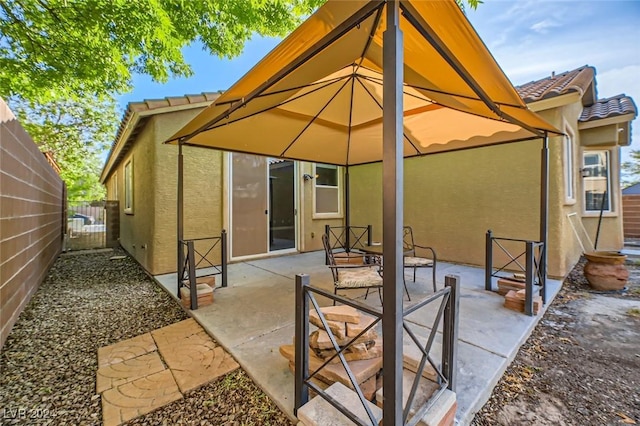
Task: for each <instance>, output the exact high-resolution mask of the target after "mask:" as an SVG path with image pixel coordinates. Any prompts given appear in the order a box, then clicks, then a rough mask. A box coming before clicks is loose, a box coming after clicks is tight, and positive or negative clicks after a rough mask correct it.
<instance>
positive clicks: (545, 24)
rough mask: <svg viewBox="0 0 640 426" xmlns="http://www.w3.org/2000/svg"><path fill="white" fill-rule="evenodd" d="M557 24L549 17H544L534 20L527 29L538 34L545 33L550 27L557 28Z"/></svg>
mask: <svg viewBox="0 0 640 426" xmlns="http://www.w3.org/2000/svg"><path fill="white" fill-rule="evenodd" d="M559 26H560V24H559V23H558V22H555V21H553V20H551V19H545V20H543V21H539V22H536V23H535V24H533V25H532V26H531V27H530V28H529V29H531V30H533V31H535V32H537V33H540V34H547V33H548V32H549V30H550V29H551V28H557V27H559Z"/></svg>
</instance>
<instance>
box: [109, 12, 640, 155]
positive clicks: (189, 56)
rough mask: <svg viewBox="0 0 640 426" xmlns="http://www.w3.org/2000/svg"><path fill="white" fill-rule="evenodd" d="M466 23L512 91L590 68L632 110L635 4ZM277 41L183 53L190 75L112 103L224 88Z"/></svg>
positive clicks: (636, 145) (479, 16) (137, 81)
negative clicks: (227, 51)
mask: <svg viewBox="0 0 640 426" xmlns="http://www.w3.org/2000/svg"><path fill="white" fill-rule="evenodd" d="M467 17H468V18H469V20H470V21H471V23H472V24H473V26H474V27H475V29H476V31H477V32H478V33H479V34H480V37H481V38H482V40H484V42H485V44H486V45H487V47H488V48H489V50H490V51H491V53H492V54H493V56H494V57H495V59H496V61H497V62H498V64H500V66H501V67H502V69H503V71H504V72H505V74H506V75H507V77H509V79H510V80H511V82H512V83H513V84H514V85H519V84H523V83H526V82H529V81H532V80H538V79H540V78H543V77H546V76H548V75H550V74H551V72H552V71H555V72H556V73H560V72H563V71H568V70H572V69H575V68H578V67H580V66H582V65H591V66H594V67H595V68H596V72H597V73H596V79H597V91H598V97H599V98H605V97H610V96H614V95H618V94H620V93H626V94H627V95H629V96H631V97H633V98H634V100H635V102H636V105H637V106H640V0H625V1H607V0H597V1H595V0H563V1H544V0H519V1H506V0H485V3H483V4H481V5H480V6H479V7H478V9H477V10H475V11H474V10H471V9H468V10H467ZM278 41H279V40H277V39H265V38H260V37H256V38H255V39H253V40H251V41H250V42H248V43H247V44H246V46H245V49H244V52H243V54H242V55H241V56H239V57H237V58H234V59H231V60H226V59H220V58H217V57H213V56H210V55H208V54H206V53H204V52H203V51H202V49H201V48H200V47H199V46H190V47H187V48H185V50H184V54H185V58H186V60H187V62H188V63H190V64H191V66H192V67H193V70H194V72H195V73H194V75H193V76H192V77H190V78H179V79H173V80H170V81H169V82H168V83H165V84H158V83H154V82H152V81H151V79H149V78H148V77H145V76H136V77H135V78H134V81H133V83H134V89H133V91H132V92H130V93H128V94H126V95H123V96H121V97H119V99H118V100H119V102H120V105H121V107H122V108H123V109H124V108H125V107H126V104H127V103H128V102H131V101H141V100H143V99H155V98H163V97H165V96H181V95H184V94H192V93H201V92H210V91H217V90H224V89H226V88H228V87H229V86H231V85H232V84H233V83H234V82H235V81H236V80H238V79H239V78H240V77H242V75H244V74H245V73H246V72H247V71H249V69H251V67H252V66H253V65H254V64H256V63H257V62H258V61H259V60H260V59H261V58H262V57H263V56H264V55H266V54H267V53H268V52H269V50H271V49H272V48H273V47H274V46H275V45H276V44H277V43H278ZM632 139H633V144H632V149H640V121H639V120H636V122H634V125H633V133H632ZM628 151H629V148H624V149H623V156H625V157H626V155H625V154H626V153H628Z"/></svg>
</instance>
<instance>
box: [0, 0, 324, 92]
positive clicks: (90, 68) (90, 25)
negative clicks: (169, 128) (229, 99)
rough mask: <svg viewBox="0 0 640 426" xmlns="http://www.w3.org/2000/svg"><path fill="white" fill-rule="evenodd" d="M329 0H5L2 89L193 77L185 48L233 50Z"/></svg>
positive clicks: (87, 87)
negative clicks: (194, 44) (136, 76)
mask: <svg viewBox="0 0 640 426" xmlns="http://www.w3.org/2000/svg"><path fill="white" fill-rule="evenodd" d="M322 2H323V1H322V0H198V1H190V0H135V1H132V0H0V96H2V97H4V98H9V97H11V96H20V97H22V98H24V99H27V100H29V101H47V100H51V99H65V98H79V97H82V96H93V95H105V94H106V95H111V94H114V93H122V92H126V91H128V90H129V89H130V88H131V76H132V73H139V74H148V75H150V76H151V77H152V78H153V79H154V80H156V81H159V82H165V81H167V80H168V79H169V77H175V76H189V75H191V74H192V70H191V67H190V66H189V65H188V64H187V63H186V62H185V60H184V57H183V56H182V52H181V49H182V48H183V47H184V46H186V45H189V44H190V43H192V42H195V41H200V42H202V45H203V46H204V49H205V50H206V51H208V52H209V53H211V54H213V55H217V56H222V57H233V56H236V55H238V54H240V53H241V52H242V48H243V46H244V42H245V41H247V40H248V39H249V38H251V36H252V35H253V34H255V33H257V34H261V35H268V36H279V35H284V34H286V33H287V32H289V31H291V30H292V29H293V28H294V27H295V26H296V25H297V24H298V23H299V20H300V18H301V17H302V16H304V15H305V14H308V13H309V12H310V11H312V10H313V8H315V7H316V6H317V5H318V4H320V3H322Z"/></svg>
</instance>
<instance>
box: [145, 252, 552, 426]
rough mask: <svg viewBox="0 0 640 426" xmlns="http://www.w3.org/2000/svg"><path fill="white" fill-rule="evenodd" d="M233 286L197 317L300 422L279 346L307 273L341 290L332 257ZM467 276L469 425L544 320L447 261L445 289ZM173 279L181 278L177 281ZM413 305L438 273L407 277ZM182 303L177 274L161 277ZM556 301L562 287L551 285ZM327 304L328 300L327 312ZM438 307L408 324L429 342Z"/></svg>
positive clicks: (283, 265) (256, 269)
mask: <svg viewBox="0 0 640 426" xmlns="http://www.w3.org/2000/svg"><path fill="white" fill-rule="evenodd" d="M228 268H229V275H228V278H229V281H228V287H227V288H218V289H216V290H215V302H214V303H213V304H212V305H209V306H206V307H203V308H201V309H198V310H195V311H191V315H192V316H193V318H194V319H195V320H197V321H198V323H200V324H201V325H202V326H203V328H204V329H205V330H206V331H207V332H208V333H209V334H211V335H212V336H213V337H214V339H215V340H216V342H217V343H218V344H220V345H221V346H223V347H224V348H225V349H226V350H228V351H229V353H230V354H231V355H232V356H233V357H234V358H235V359H236V360H237V361H238V362H239V363H240V365H241V366H242V367H243V368H244V369H245V371H246V372H247V373H248V374H249V375H250V376H251V377H252V378H253V380H254V381H255V382H256V383H257V384H258V385H259V386H260V387H262V389H263V390H264V391H265V392H266V393H267V395H269V397H270V398H272V399H273V400H274V402H275V403H276V404H277V405H278V406H279V407H280V408H281V409H282V410H283V411H284V412H285V413H286V414H287V415H289V416H290V417H291V418H292V419H293V420H295V417H294V416H293V400H294V394H293V374H292V373H291V372H290V371H289V367H288V362H287V361H286V360H285V359H284V358H283V357H282V356H280V354H279V353H278V347H279V346H280V345H283V344H291V342H292V338H293V334H294V312H295V300H294V294H295V285H294V278H295V274H297V273H307V274H309V275H310V277H311V285H312V286H315V287H320V288H323V289H325V290H327V291H331V292H333V280H332V277H331V272H330V271H329V269H328V268H327V267H326V266H325V264H324V252H312V253H304V254H299V255H287V256H282V257H273V258H268V259H260V260H251V261H248V262H240V263H235V264H231V265H229V266H228ZM448 274H455V275H458V276H459V277H460V285H461V300H460V316H459V322H460V330H459V347H458V395H457V398H458V410H457V414H456V418H457V419H458V421H459V422H460V424H462V425H464V424H467V423H468V422H469V421H470V420H471V419H472V418H473V415H474V414H475V412H476V411H477V410H479V409H480V408H481V407H482V405H483V404H484V403H485V402H486V400H487V399H488V398H489V396H490V395H491V392H492V390H493V387H494V386H495V384H496V383H497V382H498V380H499V378H500V376H501V375H502V374H503V372H504V370H505V369H506V367H507V365H508V364H509V362H511V360H512V358H513V357H514V356H515V354H516V352H517V350H518V348H519V346H520V345H521V344H522V343H523V342H524V341H525V340H526V338H527V337H528V336H529V334H530V333H531V331H532V330H533V328H534V327H535V325H536V324H537V322H538V321H539V319H540V318H541V316H542V314H539V315H537V316H534V317H529V316H526V315H524V314H521V313H517V312H514V311H511V310H509V309H506V308H504V307H503V306H502V304H503V302H504V299H503V298H502V297H500V296H498V295H497V294H496V293H493V292H487V291H485V290H484V269H482V268H477V267H471V266H464V265H456V264H448V263H445V262H439V263H438V268H437V279H436V282H437V286H438V288H442V287H443V286H444V277H445V275H448ZM171 275H172V276H173V278H172V277H171ZM406 277H407V287H408V289H409V293H410V295H411V299H412V300H411V301H408V300H407V298H406V296H405V298H404V304H405V307H408V306H412V305H413V304H415V303H418V302H419V301H420V300H422V299H423V298H425V297H427V296H429V295H431V294H433V288H432V285H431V269H428V268H423V269H420V270H418V274H417V279H416V282H415V283H414V282H412V280H411V277H410V275H409V274H408V273H407V275H406ZM155 278H156V280H157V282H158V283H159V284H161V285H162V286H163V287H164V288H165V289H167V291H168V292H169V293H170V294H171V295H173V297H174V298H175V293H176V291H175V288H176V274H169V275H164V276H159V277H155ZM548 285H549V300H548V301H547V305H548V304H549V303H550V302H551V300H553V297H555V294H556V293H557V291H558V290H559V288H560V282H558V281H554V280H549V281H548ZM344 294H345V295H347V296H348V297H352V298H357V299H358V300H360V301H363V302H365V303H367V304H369V305H371V306H377V307H379V306H380V300H379V299H378V296H377V295H376V294H372V295H370V296H369V297H368V299H367V300H366V301H365V300H364V292H363V291H359V292H348V293H344ZM326 303H327V302H326V301H325V300H322V298H320V304H321V306H325V305H326ZM436 311H437V307H436V305H428V307H426V308H423V309H422V310H421V311H418V312H416V313H414V314H412V315H411V316H410V317H409V318H408V320H409V321H410V323H411V324H413V326H415V327H417V328H418V329H419V330H421V331H420V334H421V335H424V336H426V335H427V334H428V332H429V330H430V327H432V324H433V318H434V316H435V313H436ZM440 340H441V335H440V333H439V332H438V333H437V335H436V339H435V343H434V347H433V352H432V353H433V357H434V358H435V359H438V357H440V352H439V351H440Z"/></svg>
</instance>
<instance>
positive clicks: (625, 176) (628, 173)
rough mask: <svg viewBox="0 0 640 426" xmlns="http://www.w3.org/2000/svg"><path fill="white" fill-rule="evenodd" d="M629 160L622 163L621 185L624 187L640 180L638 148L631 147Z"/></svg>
mask: <svg viewBox="0 0 640 426" xmlns="http://www.w3.org/2000/svg"><path fill="white" fill-rule="evenodd" d="M629 155H630V156H631V160H630V161H625V162H624V163H622V185H623V186H624V187H627V186H631V185H634V184H636V183H639V182H640V150H637V149H632V150H631V152H630V153H629Z"/></svg>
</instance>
